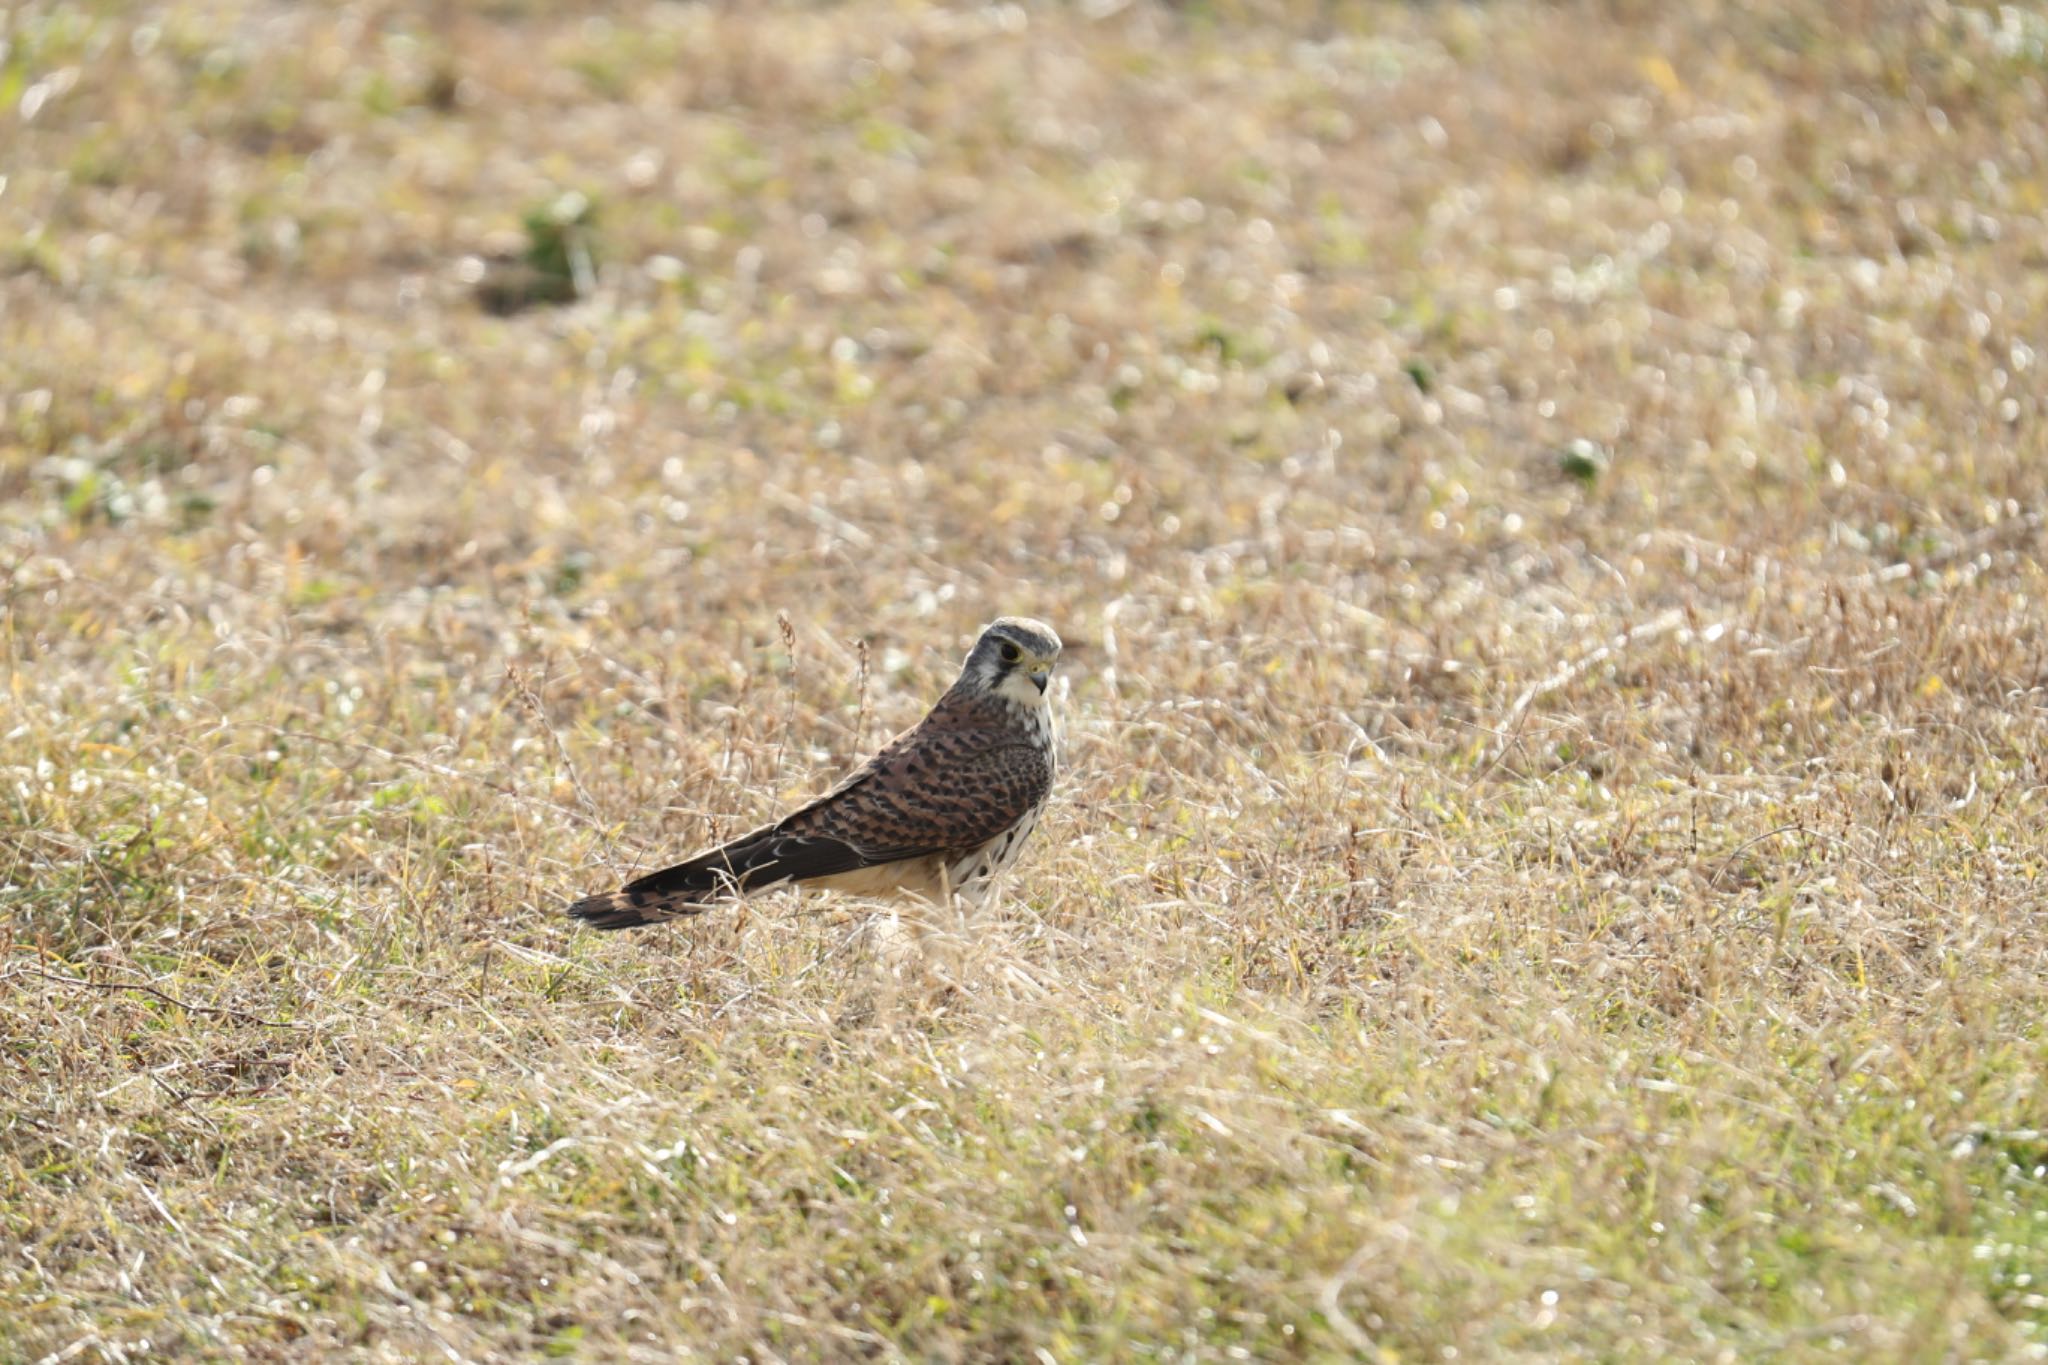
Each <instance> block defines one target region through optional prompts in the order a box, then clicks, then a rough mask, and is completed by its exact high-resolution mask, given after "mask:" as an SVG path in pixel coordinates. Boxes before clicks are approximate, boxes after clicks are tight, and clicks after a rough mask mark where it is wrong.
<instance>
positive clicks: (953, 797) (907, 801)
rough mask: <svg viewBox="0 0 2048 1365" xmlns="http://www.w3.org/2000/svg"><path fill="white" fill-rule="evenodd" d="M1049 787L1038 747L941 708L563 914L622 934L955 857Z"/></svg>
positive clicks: (988, 714) (1010, 731)
mask: <svg viewBox="0 0 2048 1365" xmlns="http://www.w3.org/2000/svg"><path fill="white" fill-rule="evenodd" d="M1051 787H1052V755H1051V753H1050V751H1049V750H1048V749H1047V747H1046V746H1045V745H1044V744H1043V743H1042V742H1034V741H1033V739H1032V738H1031V737H1030V736H1029V735H1027V734H1025V733H1021V732H1020V730H1019V728H1018V726H1017V725H1016V724H1015V722H1014V721H1012V720H1010V719H1009V718H1008V717H1007V716H1005V715H1003V714H1002V713H1000V712H998V711H996V710H994V709H993V708H992V707H990V706H989V705H987V704H985V703H983V702H981V701H979V700H966V701H959V702H948V701H943V700H942V701H941V702H940V704H939V705H938V706H936V707H934V708H933V709H932V711H931V713H930V714H929V715H927V716H926V717H925V718H924V720H923V721H921V722H920V723H919V724H918V725H917V726H915V727H914V728H912V729H910V730H907V731H905V732H904V733H903V734H901V735H899V736H897V737H896V738H895V739H894V740H892V741H891V742H890V743H889V744H887V745H885V746H884V747H883V748H882V750H881V751H880V752H879V753H877V754H876V755H875V756H874V757H873V758H871V759H869V760H868V761H867V762H866V763H864V764H862V765H861V766H860V767H859V768H857V769H856V770H854V772H853V773H851V774H850V775H849V776H848V777H847V779H846V780H845V781H844V782H841V783H840V784H839V785H838V786H836V787H834V788H833V789H832V790H831V791H829V792H827V793H825V795H823V796H821V797H819V798H818V799H817V800H815V801H812V802H811V803H810V804H808V805H806V806H802V807H800V808H798V809H797V810H794V811H792V812H790V813H789V814H788V815H786V816H784V817H783V818H782V819H780V820H778V821H776V822H775V823H774V824H772V825H765V826H763V827H762V828H760V829H757V830H753V831H751V832H750V833H747V834H743V835H741V836H740V837H739V838H737V839H733V840H730V841H729V842H727V843H725V844H722V845H720V846H719V847H717V848H714V849H709V850H707V851H705V852H703V853H700V854H698V855H697V856H696V857H694V858H691V859H689V860H688V861H687V862H682V863H678V864H676V865H675V866H673V867H665V868H662V869H661V870H660V871H658V872H651V873H649V874H648V875H646V876H644V877H641V878H640V879H638V880H637V881H634V882H631V883H629V884H628V885H627V886H625V887H624V888H623V889H622V890H620V891H616V892H611V893H608V894H606V895H602V896H591V897H587V898H585V899H584V900H581V901H578V902H577V903H576V904H575V905H573V906H571V907H570V913H571V914H573V915H575V916H577V917H578V918H580V919H583V920H585V921H586V922H588V923H591V924H594V925H596V926H597V927H599V928H624V927H627V926H630V925H634V924H644V923H650V922H653V921H654V920H657V919H667V918H673V917H675V916H676V915H683V914H695V913H696V912H697V911H698V910H699V909H700V908H702V906H703V905H704V904H706V903H707V902H709V901H712V900H715V899H718V898H720V897H723V896H727V895H733V894H741V895H744V894H746V893H747V892H750V891H758V890H762V889H764V888H766V887H770V886H776V885H780V884H782V883H784V882H803V881H811V880H814V879H816V878H820V877H831V876H835V875H837V874H840V873H844V872H852V871H856V870H858V869H861V868H865V867H874V866H876V865H878V864H882V863H893V862H901V861H903V860H905V859H910V858H921V857H927V856H930V855H932V854H953V853H963V852H966V851H967V850H969V849H972V848H976V847H979V846H980V845H982V844H984V843H987V842H988V841H989V840H990V839H993V838H995V837H996V836H997V835H999V834H1001V833H1002V832H1003V831H1004V830H1006V829H1008V828H1010V826H1012V825H1014V824H1016V823H1017V821H1018V820H1020V819H1022V818H1023V817H1024V815H1025V814H1026V812H1028V811H1029V810H1031V808H1032V807H1034V806H1036V805H1038V804H1039V803H1040V802H1041V801H1043V800H1044V799H1045V796H1046V793H1047V792H1048V791H1049V790H1050V789H1051Z"/></svg>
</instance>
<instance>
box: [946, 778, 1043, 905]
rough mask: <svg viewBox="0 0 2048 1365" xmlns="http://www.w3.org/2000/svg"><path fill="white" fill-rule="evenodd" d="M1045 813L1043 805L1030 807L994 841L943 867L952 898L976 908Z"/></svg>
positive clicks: (1014, 859)
mask: <svg viewBox="0 0 2048 1365" xmlns="http://www.w3.org/2000/svg"><path fill="white" fill-rule="evenodd" d="M1044 809H1045V805H1044V803H1043V802H1041V803H1039V804H1038V805H1036V806H1033V807H1032V808H1031V809H1030V810H1027V811H1025V812H1024V814H1023V815H1022V816H1021V817H1020V818H1019V819H1018V821H1017V823H1016V824H1014V825H1012V826H1010V827H1009V828H1008V829H1006V830H1004V831H1003V832H1002V833H1001V834H998V835H997V836H996V837H995V838H993V839H991V840H989V841H988V842H987V843H985V844H983V845H982V846H981V847H980V848H977V849H975V850H974V851H973V852H972V853H969V854H968V855H967V856H965V857H964V858H959V859H957V860H955V861H954V862H952V863H949V864H948V865H947V867H946V885H947V886H949V887H951V888H952V890H953V894H955V895H957V896H959V897H960V898H961V899H962V900H965V901H968V902H969V903H971V904H974V905H979V904H981V902H982V900H983V899H984V898H985V897H986V896H987V895H988V892H989V888H990V886H992V885H993V884H994V883H995V880H996V878H998V877H1000V876H1002V874H1003V873H1004V872H1006V871H1008V870H1009V867H1010V864H1012V863H1014V862H1016V861H1017V855H1018V853H1019V852H1021V851H1022V850H1023V848H1024V841H1025V840H1026V839H1028V838H1030V837H1031V831H1032V830H1034V829H1036V828H1037V827H1038V813H1039V812H1040V811H1042V810H1044Z"/></svg>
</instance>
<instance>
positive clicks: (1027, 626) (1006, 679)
mask: <svg viewBox="0 0 2048 1365" xmlns="http://www.w3.org/2000/svg"><path fill="white" fill-rule="evenodd" d="M1059 655H1060V637H1059V636H1057V635H1055V634H1053V629H1052V627H1051V626H1049V625H1047V624H1045V622H1043V621H1033V620H1031V619H1030V618H1029V617H1025V616H998V617H997V618H996V619H995V620H993V621H991V622H989V623H988V625H987V626H985V627H983V629H982V632H981V638H980V639H978V640H976V641H975V642H974V648H973V649H970V650H968V651H967V661H966V663H964V664H962V665H961V668H960V681H959V682H958V683H956V684H954V687H955V690H959V691H966V692H970V693H972V694H974V695H977V696H979V695H987V694H993V695H995V696H998V697H1001V698H1003V699H1004V700H1005V701H1008V702H1010V703H1011V704H1012V705H1015V706H1043V705H1045V684H1046V680H1047V679H1049V678H1050V677H1051V676H1052V665H1053V661H1054V660H1055V659H1057V658H1059Z"/></svg>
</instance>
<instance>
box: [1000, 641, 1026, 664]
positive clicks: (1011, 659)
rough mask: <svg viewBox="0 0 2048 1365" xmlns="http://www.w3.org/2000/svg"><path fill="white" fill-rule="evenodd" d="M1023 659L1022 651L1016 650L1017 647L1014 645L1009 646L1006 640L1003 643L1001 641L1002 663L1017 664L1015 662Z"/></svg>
mask: <svg viewBox="0 0 2048 1365" xmlns="http://www.w3.org/2000/svg"><path fill="white" fill-rule="evenodd" d="M1023 657H1024V651H1023V650H1021V649H1019V648H1017V646H1015V645H1013V644H1011V643H1010V642H1009V641H1008V640H1005V641H1003V662H1004V663H1006V664H1013V663H1016V662H1017V660H1019V659H1021V658H1023Z"/></svg>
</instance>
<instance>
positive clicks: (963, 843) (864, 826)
mask: <svg viewBox="0 0 2048 1365" xmlns="http://www.w3.org/2000/svg"><path fill="white" fill-rule="evenodd" d="M1051 784H1052V768H1051V764H1050V763H1048V762H1047V760H1046V755H1045V752H1044V750H1043V748H1042V747H1041V746H1038V745H1033V744H1030V743H1026V742H1020V741H1019V740H1018V739H1016V738H1015V737H1014V736H1013V735H1009V734H1000V735H998V734H990V733H988V732H979V733H976V732H956V733H954V734H949V735H945V736H943V737H940V738H934V739H931V740H930V741H928V742H927V743H925V744H921V745H916V746H910V747H908V748H906V749H905V750H903V751H902V752H900V753H896V754H892V755H890V756H889V761H887V762H885V763H882V764H880V765H878V768H877V771H875V772H873V773H871V774H869V775H868V777H867V779H866V780H865V781H863V782H861V783H859V784H858V785H856V786H850V787H848V788H846V789H845V790H843V791H841V792H840V793H839V794H837V795H836V796H831V797H828V798H826V799H825V800H822V801H820V802H818V803H817V804H816V805H813V806H811V807H808V808H807V809H805V810H803V811H799V812H797V813H796V814H795V815H792V816H791V817H790V818H789V819H788V820H786V821H784V822H783V828H784V829H786V830H788V831H789V832H791V833H801V834H811V835H816V836H819V837H823V838H826V839H832V840H837V841H839V842H841V843H844V844H845V845H847V846H848V847H850V848H853V849H857V850H859V851H860V853H861V854H862V855H864V857H865V858H866V860H867V861H868V862H869V863H882V862H895V861H897V860H899V859H903V858H921V857H925V856H927V855H929V854H934V853H957V852H964V851H965V850H967V849H971V848H974V847H977V846H978V845H981V844H984V843H987V842H988V841H989V840H990V839H993V838H995V837H996V836H997V835H998V834H1001V833H1002V832H1003V831H1004V830H1006V829H1008V828H1009V827H1010V826H1011V825H1014V824H1016V823H1017V821H1018V820H1020V819H1022V818H1023V817H1024V815H1025V813H1026V812H1027V811H1029V810H1030V809H1031V808H1032V807H1033V806H1035V805H1037V804H1038V803H1039V802H1041V801H1043V800H1044V799H1045V794H1046V792H1047V790H1048V789H1049V788H1050V786H1051Z"/></svg>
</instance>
